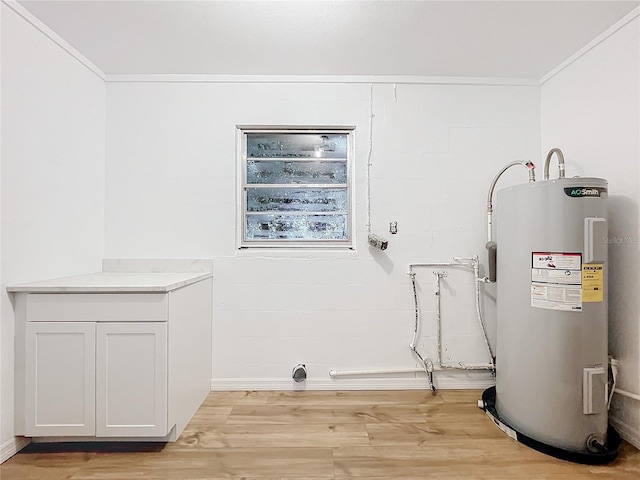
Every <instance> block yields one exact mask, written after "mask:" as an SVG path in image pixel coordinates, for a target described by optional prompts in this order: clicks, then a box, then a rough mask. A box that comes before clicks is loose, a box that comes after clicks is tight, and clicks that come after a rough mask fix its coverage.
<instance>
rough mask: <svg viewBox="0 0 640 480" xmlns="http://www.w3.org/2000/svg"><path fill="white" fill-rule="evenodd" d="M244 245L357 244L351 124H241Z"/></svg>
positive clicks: (241, 244) (346, 245)
mask: <svg viewBox="0 0 640 480" xmlns="http://www.w3.org/2000/svg"><path fill="white" fill-rule="evenodd" d="M239 131H240V146H239V147H240V148H239V151H240V152H241V161H240V162H239V164H240V165H241V172H240V173H241V174H240V177H241V178H242V185H241V189H240V190H241V196H242V198H241V204H242V209H241V212H242V218H241V219H240V224H241V230H242V238H241V240H240V246H241V247H250V246H318V245H320V246H331V245H333V246H343V247H351V214H350V210H351V203H352V202H351V185H350V184H351V179H350V168H351V164H350V157H351V145H352V139H351V137H352V134H353V130H351V129H288V128H287V129H253V128H241V129H240V130H239Z"/></svg>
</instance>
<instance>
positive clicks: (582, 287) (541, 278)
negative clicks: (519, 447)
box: [483, 177, 619, 463]
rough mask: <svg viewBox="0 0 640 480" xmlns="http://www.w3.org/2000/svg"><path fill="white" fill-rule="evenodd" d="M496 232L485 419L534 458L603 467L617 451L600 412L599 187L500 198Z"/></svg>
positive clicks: (602, 234)
mask: <svg viewBox="0 0 640 480" xmlns="http://www.w3.org/2000/svg"><path fill="white" fill-rule="evenodd" d="M495 231H496V237H495V238H496V242H495V244H493V245H494V246H495V245H497V258H496V277H497V278H496V286H497V344H496V387H495V389H493V388H492V389H489V390H487V391H486V392H485V394H484V395H483V400H484V406H485V407H487V408H485V410H486V411H487V413H489V414H490V416H495V418H494V421H495V422H496V424H497V425H498V426H499V427H500V428H502V429H503V430H504V431H505V432H506V433H507V434H509V435H510V436H512V437H513V438H515V439H517V440H519V441H521V442H522V443H525V444H528V445H529V446H531V447H533V448H536V449H537V450H540V451H543V452H545V453H548V454H551V455H554V456H556V457H560V458H564V459H567V460H572V461H577V462H581V463H606V462H608V461H610V460H612V459H613V458H615V456H616V454H617V447H618V444H619V437H617V433H615V432H614V431H612V430H611V429H610V428H609V427H608V413H607V408H608V394H609V392H608V346H607V243H608V241H607V240H608V239H607V182H606V180H603V179H600V178H580V177H576V178H558V179H555V180H545V181H539V182H535V181H532V182H530V183H527V184H522V185H516V186H513V187H509V188H505V189H502V190H500V191H498V193H497V205H496V215H495ZM492 414H493V415H492ZM614 437H615V438H614Z"/></svg>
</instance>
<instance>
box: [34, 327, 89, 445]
mask: <svg viewBox="0 0 640 480" xmlns="http://www.w3.org/2000/svg"><path fill="white" fill-rule="evenodd" d="M95 329H96V326H95V323H80V322H74V323H66V322H28V323H27V324H26V329H25V330H26V331H25V334H26V345H25V347H26V359H25V368H26V379H25V394H26V398H25V408H26V411H25V435H27V436H29V437H43V436H89V435H90V436H93V435H95V430H96V429H95V382H94V380H95V335H96V330H95Z"/></svg>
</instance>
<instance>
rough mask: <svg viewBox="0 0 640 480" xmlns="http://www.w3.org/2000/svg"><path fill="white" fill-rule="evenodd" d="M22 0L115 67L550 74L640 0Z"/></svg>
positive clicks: (121, 70)
mask: <svg viewBox="0 0 640 480" xmlns="http://www.w3.org/2000/svg"><path fill="white" fill-rule="evenodd" d="M19 3H20V5H22V6H23V7H24V8H26V9H28V10H29V11H30V12H31V13H32V14H33V15H35V16H36V17H37V18H38V19H40V20H41V21H42V22H43V23H45V24H46V25H47V26H48V27H49V28H51V29H52V30H53V31H55V32H56V33H57V34H58V35H60V36H61V37H62V38H63V39H64V40H66V41H67V42H68V43H69V44H71V45H72V46H73V47H75V48H76V49H77V50H78V51H79V52H81V53H82V54H83V55H84V56H85V57H87V58H88V59H89V60H91V61H92V62H93V63H94V64H95V65H97V66H98V67H99V68H100V69H101V70H102V71H103V72H104V73H106V74H212V75H402V76H404V75H418V76H464V77H503V78H526V79H540V78H541V77H543V76H544V75H545V74H547V73H548V72H549V71H550V70H552V69H553V68H555V67H556V66H558V65H559V64H560V63H562V62H563V61H564V60H566V59H567V58H568V57H570V56H571V55H573V54H574V53H575V52H576V51H578V50H579V49H580V48H581V47H583V46H584V45H585V44H587V43H588V42H589V41H591V40H593V39H594V38H595V37H596V36H598V35H599V34H600V33H602V32H603V31H605V30H606V29H607V28H608V27H610V26H611V25H612V24H614V23H616V22H617V21H618V20H619V19H621V18H622V17H624V16H625V15H626V14H627V13H629V12H630V11H631V10H633V9H634V8H636V7H637V6H638V5H639V3H640V2H639V1H613V0H611V1H514V0H511V1H349V0H342V1H302V0H298V1H244V0H235V1H196V0H182V1H149V0H147V1H95V0H80V1H79V0H75V1H57V0H49V1H33V0H23V1H20V2H19Z"/></svg>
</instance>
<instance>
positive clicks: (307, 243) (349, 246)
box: [236, 125, 355, 250]
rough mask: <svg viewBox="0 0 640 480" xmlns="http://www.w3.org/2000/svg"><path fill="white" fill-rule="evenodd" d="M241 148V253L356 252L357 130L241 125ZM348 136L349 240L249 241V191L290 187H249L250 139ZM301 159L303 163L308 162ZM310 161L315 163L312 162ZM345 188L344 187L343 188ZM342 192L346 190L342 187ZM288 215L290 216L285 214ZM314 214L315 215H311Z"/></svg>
mask: <svg viewBox="0 0 640 480" xmlns="http://www.w3.org/2000/svg"><path fill="white" fill-rule="evenodd" d="M236 132H237V147H236V157H237V160H236V164H237V189H236V190H237V198H236V210H237V212H236V245H237V248H238V249H248V248H269V249H271V248H294V249H305V248H316V249H318V248H320V249H325V248H329V249H343V250H353V249H354V245H355V235H354V228H353V226H354V225H355V221H354V205H355V191H354V190H355V189H354V188H353V185H354V171H353V170H354V169H353V158H354V144H355V127H352V126H348V127H345V126H297V125H296V126H247V125H237V126H236ZM261 133H264V134H271V133H272V134H315V135H318V134H321V135H322V134H328V135H331V134H345V135H346V139H347V147H346V171H347V182H346V190H347V208H346V211H345V215H346V223H347V225H346V229H347V238H346V239H323V240H317V239H316V240H314V239H309V240H304V239H292V240H287V239H273V240H270V239H259V240H251V239H247V188H255V186H256V185H261V186H264V187H272V188H273V187H275V188H283V187H284V188H286V187H285V185H288V184H273V185H271V184H248V183H247V162H248V160H251V158H248V155H247V138H248V135H249V134H261ZM270 159H273V160H275V161H277V160H291V158H289V157H283V158H282V159H279V158H276V157H271V158H270ZM305 159H306V158H301V159H300V160H305ZM306 160H313V158H309V159H306ZM331 160H333V161H335V160H342V159H341V158H340V159H335V158H326V159H323V160H322V161H331ZM290 185H291V186H292V187H310V188H327V190H329V189H331V188H334V189H335V188H336V185H331V184H313V185H311V184H299V183H291V184H290ZM340 185H344V184H340ZM340 188H342V187H340ZM283 213H286V212H283ZM310 213H313V212H310Z"/></svg>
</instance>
